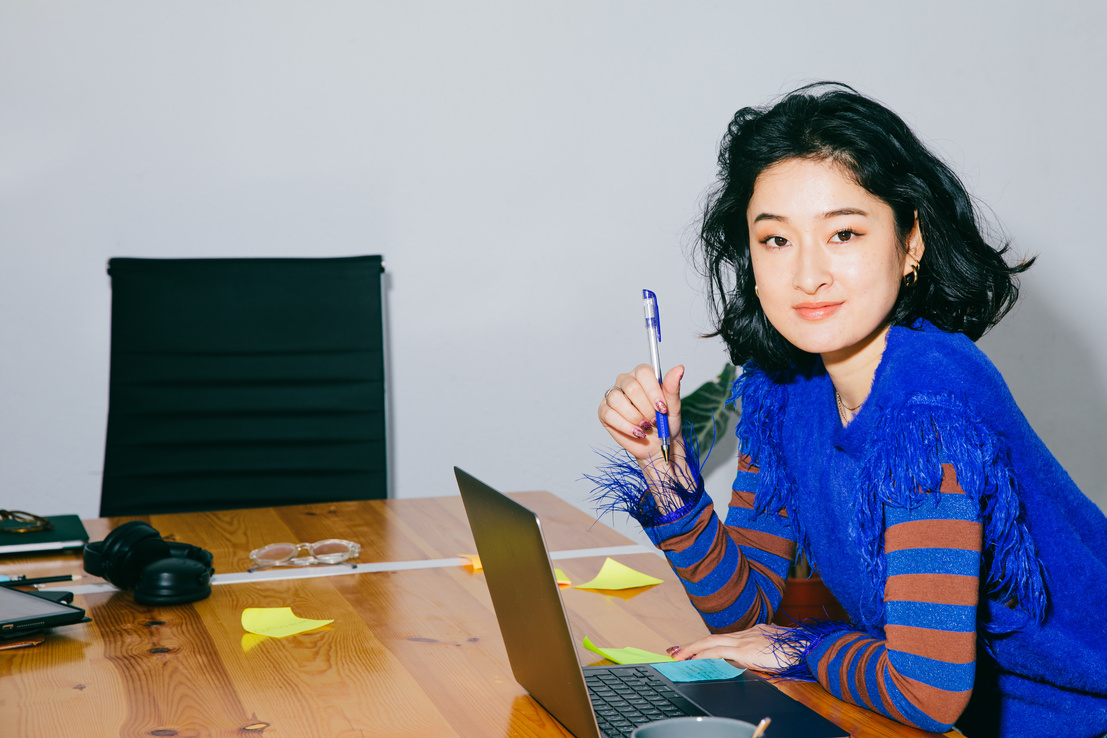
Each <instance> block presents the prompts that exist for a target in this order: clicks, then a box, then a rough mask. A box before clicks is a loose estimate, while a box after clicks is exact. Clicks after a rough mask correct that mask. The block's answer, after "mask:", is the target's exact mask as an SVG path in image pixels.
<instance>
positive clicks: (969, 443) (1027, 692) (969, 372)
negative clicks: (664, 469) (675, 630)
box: [598, 322, 1107, 738]
mask: <svg viewBox="0 0 1107 738" xmlns="http://www.w3.org/2000/svg"><path fill="white" fill-rule="evenodd" d="M735 398H736V399H739V398H740V399H741V402H742V419H741V421H740V423H739V427H738V436H739V440H740V450H741V454H742V456H741V459H740V464H739V472H738V476H737V478H736V480H735V483H734V494H733V499H732V503H731V506H730V509H729V512H728V515H727V519H726V522H725V524H724V523H722V522H721V521H719V520H718V518H717V517H716V515H715V513H714V511H713V506H712V504H711V501H710V498H709V497H708V496H707V495H706V494H705V493H704V492H703V488H702V480H700V479H696V480H674V483H673V486H674V488H676V489H677V490H678V491H679V492H680V494H681V496H682V499H683V500H684V504H683V506H681V507H680V508H679V509H676V510H667V511H658V510H657V509H656V508H655V507H654V506H653V505H652V504H651V502H650V499H651V498H650V497H649V495H648V494H647V488H646V485H645V480H644V479H643V478H642V477H641V476H640V474H639V473H638V471H637V468H636V466H634V465H633V464H632V463H627V462H625V461H623V462H619V463H616V464H614V465H613V466H611V467H609V468H608V469H606V470H604V473H603V474H602V475H601V476H600V477H599V478H598V480H599V481H600V482H601V490H600V491H601V495H602V496H607V504H608V505H609V506H614V507H619V508H622V509H626V510H627V511H629V512H630V513H631V514H632V515H634V516H635V517H636V518H638V519H639V521H640V522H642V523H643V526H644V528H645V530H646V532H647V533H648V534H649V535H650V537H651V539H652V540H653V541H654V542H655V543H656V544H657V545H658V546H659V547H660V548H662V549H663V550H664V551H665V552H666V555H667V557H668V559H669V561H670V563H671V564H672V566H673V569H674V571H675V572H676V573H677V575H678V576H679V577H680V578H681V580H682V582H683V583H684V585H685V588H686V589H687V591H688V594H689V597H690V599H691V601H692V603H693V604H694V605H695V606H696V608H697V609H698V610H699V612H700V613H701V615H702V616H703V618H704V621H705V623H706V624H707V625H708V627H709V628H710V629H711V630H712V631H715V632H726V631H735V630H740V629H743V628H748V627H750V626H751V625H754V624H756V623H760V622H769V621H771V619H772V615H773V611H774V609H775V608H776V606H777V605H778V604H779V601H780V597H781V593H782V591H783V587H784V581H785V577H786V575H787V570H788V565H789V562H790V561H791V559H792V557H793V555H794V553H795V551H796V549H797V547H798V548H799V549H800V550H802V551H803V552H804V553H805V554H806V555H807V556H808V558H809V560H810V561H811V562H812V563H813V564H814V566H815V567H816V568H817V569H818V570H819V572H820V574H821V576H822V578H823V580H824V581H825V582H826V584H827V585H828V586H829V587H830V589H831V591H832V592H833V593H834V595H835V597H836V598H837V599H838V601H839V602H840V603H841V604H842V605H843V607H844V608H845V609H846V610H847V612H848V613H849V615H850V619H851V623H848V624H847V623H829V624H826V623H824V624H819V625H814V626H803V627H799V628H796V629H794V630H792V631H791V632H790V633H789V636H788V637H787V638H785V639H782V640H781V642H780V644H779V645H780V646H781V647H784V648H788V649H790V650H791V651H792V652H794V653H795V654H796V655H797V656H799V663H798V664H797V666H796V667H795V668H793V669H791V670H789V672H788V675H789V676H794V677H801V678H809V679H817V680H818V681H819V682H821V683H822V684H823V686H824V687H826V688H827V689H828V690H829V691H831V692H832V693H834V694H835V695H836V696H838V697H840V698H842V699H844V700H847V701H850V702H854V703H856V704H859V705H862V706H864V707H867V708H869V709H873V710H876V711H878V712H881V713H883V714H885V715H888V716H889V717H892V718H893V719H896V720H899V721H900V722H904V723H907V724H912V725H916V726H919V727H922V728H925V729H927V730H947V729H948V728H949V727H950V726H951V725H953V724H954V723H956V725H957V726H958V727H959V728H961V729H962V730H963V731H964V732H965V733H966V734H967V735H969V736H970V737H972V738H976V737H978V736H989V735H1002V736H1036V735H1042V736H1056V735H1065V736H1100V735H1103V734H1105V733H1107V638H1105V637H1104V636H1105V635H1107V634H1105V632H1104V628H1103V626H1102V624H1101V622H1102V618H1103V617H1104V614H1107V518H1105V517H1104V515H1103V513H1102V512H1101V511H1100V510H1099V509H1098V508H1097V507H1096V506H1095V504H1094V503H1092V502H1091V501H1090V500H1089V499H1088V498H1087V497H1085V496H1084V495H1083V494H1082V493H1081V492H1080V491H1079V489H1077V487H1076V485H1075V484H1074V483H1073V481H1072V480H1071V478H1070V477H1069V476H1068V474H1067V473H1066V472H1065V471H1064V469H1062V468H1061V466H1060V465H1059V464H1058V463H1057V461H1056V460H1055V459H1054V458H1053V456H1052V455H1051V454H1050V453H1049V451H1048V450H1047V449H1046V448H1045V446H1044V445H1043V444H1042V442H1041V440H1040V439H1039V438H1038V437H1037V435H1036V434H1035V433H1034V432H1033V430H1032V429H1031V428H1030V426H1029V424H1028V423H1027V421H1026V419H1025V417H1024V416H1023V415H1022V413H1021V411H1019V409H1018V407H1017V406H1016V404H1015V402H1014V399H1013V398H1012V397H1011V394H1010V392H1009V391H1008V389H1007V387H1006V384H1005V383H1004V382H1003V379H1002V377H1001V376H1000V375H999V373H998V372H997V371H996V369H995V367H994V366H993V365H992V364H991V362H990V361H988V359H987V358H986V357H985V356H984V354H983V353H982V352H980V351H979V350H978V349H977V348H976V346H975V345H974V344H973V343H972V342H971V341H970V340H969V339H968V338H966V337H965V336H963V335H960V334H949V333H945V332H942V331H940V330H938V329H936V328H934V327H933V326H932V325H930V324H928V323H925V322H920V323H919V324H917V325H916V326H915V327H914V328H912V329H908V328H903V327H893V328H892V329H891V331H890V332H889V335H888V342H887V347H886V349H885V352H884V356H883V357H882V360H881V364H880V366H879V367H878V369H877V372H876V376H875V378H874V382H873V387H872V391H871V393H870V395H869V397H868V399H867V400H866V402H865V405H864V406H863V407H862V409H861V410H860V411H859V413H858V414H857V416H856V417H855V418H854V420H853V421H852V422H851V423H850V424H849V425H848V426H847V427H845V428H843V427H842V425H841V423H840V421H839V418H838V412H837V407H836V404H835V397H834V390H833V386H832V385H831V382H830V379H829V377H828V376H827V375H826V373H825V371H824V370H823V369H822V367H821V365H818V366H816V368H815V369H814V370H812V371H811V372H810V373H807V374H803V375H789V376H769V375H768V374H766V373H765V372H763V371H761V370H760V369H759V368H758V367H756V366H755V365H752V364H751V365H747V366H746V367H745V368H744V370H743V374H742V377H741V378H740V379H739V381H738V382H737V383H736V384H735ZM686 437H691V434H686ZM689 451H690V452H691V453H690V454H689V455H690V456H691V457H692V460H693V462H694V463H693V466H694V467H695V466H698V464H696V463H695V453H694V451H695V450H694V449H690V450H689ZM694 473H695V474H696V475H697V476H698V470H694Z"/></svg>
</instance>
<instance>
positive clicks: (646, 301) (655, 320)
mask: <svg viewBox="0 0 1107 738" xmlns="http://www.w3.org/2000/svg"><path fill="white" fill-rule="evenodd" d="M642 307H643V309H644V310H645V313H646V328H647V329H649V330H652V331H654V332H655V333H656V334H657V340H658V342H660V341H661V313H660V312H658V310H657V295H655V294H654V293H653V292H651V291H649V290H642Z"/></svg>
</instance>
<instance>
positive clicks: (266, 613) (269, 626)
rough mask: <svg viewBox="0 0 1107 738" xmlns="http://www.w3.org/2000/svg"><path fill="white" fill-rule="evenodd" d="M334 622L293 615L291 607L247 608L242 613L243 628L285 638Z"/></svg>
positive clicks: (259, 633)
mask: <svg viewBox="0 0 1107 738" xmlns="http://www.w3.org/2000/svg"><path fill="white" fill-rule="evenodd" d="M333 622H334V621H333V620H308V619H307V618H299V617H296V616H295V615H293V614H292V608H291V607H247V608H246V609H245V610H243V611H242V627H243V628H244V629H246V630H247V631H249V632H251V633H257V634H258V635H263V636H269V637H271V638H284V637H285V636H290V635H296V634H297V633H303V632H304V631H307V630H315V629H316V628H320V627H322V626H324V625H329V624H330V623H333Z"/></svg>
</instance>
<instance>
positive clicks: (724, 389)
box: [680, 364, 738, 453]
mask: <svg viewBox="0 0 1107 738" xmlns="http://www.w3.org/2000/svg"><path fill="white" fill-rule="evenodd" d="M737 373H738V370H737V369H735V367H734V365H733V364H727V365H725V366H724V367H723V371H722V373H721V374H720V375H719V376H718V377H716V378H715V379H714V380H713V381H710V382H705V383H704V384H702V385H700V386H699V387H697V388H696V389H695V390H693V391H692V392H690V393H689V394H687V395H685V396H684V397H682V398H681V400H680V414H681V417H682V418H683V419H684V422H685V423H691V424H692V427H693V428H694V429H695V432H696V441H697V442H698V443H699V448H700V452H701V453H706V451H707V449H709V448H711V444H712V442H713V441H714V439H715V438H722V437H723V434H724V433H726V429H727V426H728V425H729V423H730V419H731V418H732V417H735V418H736V417H737V416H738V413H737V412H736V411H735V410H734V409H733V408H728V407H726V402H727V400H729V399H730V390H731V385H733V384H734V377H735V376H736V375H737Z"/></svg>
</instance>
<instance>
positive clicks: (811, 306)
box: [792, 302, 842, 320]
mask: <svg viewBox="0 0 1107 738" xmlns="http://www.w3.org/2000/svg"><path fill="white" fill-rule="evenodd" d="M840 307H842V303H840V302H801V303H800V304H798V305H794V306H793V308H792V309H793V310H795V311H796V314H797V315H799V316H800V317H801V318H803V319H804V320H822V319H823V318H829V317H830V316H831V315H833V314H834V313H836V312H838V308H840Z"/></svg>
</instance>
